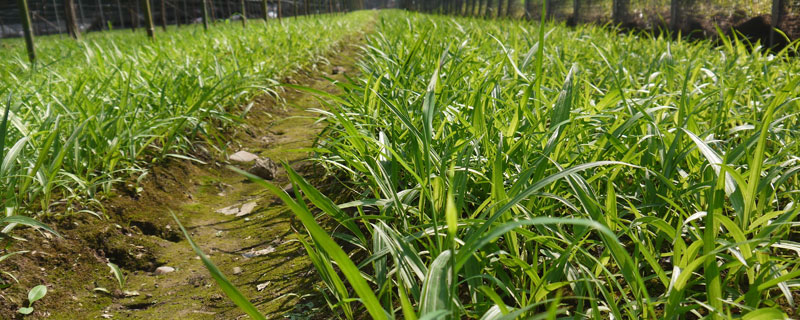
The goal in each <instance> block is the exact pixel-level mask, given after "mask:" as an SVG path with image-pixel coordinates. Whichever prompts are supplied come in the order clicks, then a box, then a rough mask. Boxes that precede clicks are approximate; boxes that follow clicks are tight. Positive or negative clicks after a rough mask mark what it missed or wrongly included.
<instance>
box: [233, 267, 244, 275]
mask: <svg viewBox="0 0 800 320" xmlns="http://www.w3.org/2000/svg"><path fill="white" fill-rule="evenodd" d="M241 273H242V268H241V267H234V268H233V274H241Z"/></svg>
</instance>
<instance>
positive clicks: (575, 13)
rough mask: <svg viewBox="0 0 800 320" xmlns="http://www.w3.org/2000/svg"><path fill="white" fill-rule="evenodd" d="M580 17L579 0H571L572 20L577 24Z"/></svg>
mask: <svg viewBox="0 0 800 320" xmlns="http://www.w3.org/2000/svg"><path fill="white" fill-rule="evenodd" d="M580 18H581V0H573V1H572V20H573V21H574V22H575V24H576V25H577V24H578V22H579V21H581V20H580Z"/></svg>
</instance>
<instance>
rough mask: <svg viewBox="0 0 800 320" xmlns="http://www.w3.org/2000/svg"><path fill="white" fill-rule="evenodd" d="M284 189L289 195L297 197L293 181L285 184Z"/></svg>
mask: <svg viewBox="0 0 800 320" xmlns="http://www.w3.org/2000/svg"><path fill="white" fill-rule="evenodd" d="M283 191H284V192H286V193H287V194H289V196H291V197H293V198H294V197H295V194H294V186H292V184H291V183H290V184H287V185H285V186H283Z"/></svg>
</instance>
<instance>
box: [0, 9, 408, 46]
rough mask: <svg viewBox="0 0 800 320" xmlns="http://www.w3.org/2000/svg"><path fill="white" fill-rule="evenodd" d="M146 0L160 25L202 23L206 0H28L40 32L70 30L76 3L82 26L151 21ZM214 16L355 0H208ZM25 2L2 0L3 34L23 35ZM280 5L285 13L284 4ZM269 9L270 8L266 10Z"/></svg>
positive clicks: (291, 12) (258, 14) (272, 14)
mask: <svg viewBox="0 0 800 320" xmlns="http://www.w3.org/2000/svg"><path fill="white" fill-rule="evenodd" d="M144 1H149V2H150V8H151V12H152V16H153V20H154V22H155V24H156V25H160V26H162V27H163V26H167V25H182V24H191V23H200V22H202V17H203V12H202V6H203V1H204V0H28V1H27V3H28V8H29V12H30V13H29V14H30V18H31V26H32V28H33V33H34V34H35V35H47V34H57V33H67V32H68V23H67V21H68V14H67V8H68V5H69V4H70V3H73V4H74V8H75V10H74V11H75V17H76V24H77V26H78V28H79V29H80V31H82V32H87V31H100V30H108V29H122V28H138V27H141V26H144V25H145V21H146V20H145V19H146V16H145V13H144V10H145V9H144V3H145V2H144ZM205 1H207V2H206V4H207V5H208V10H209V18H210V19H211V20H220V19H232V20H239V19H242V12H245V13H246V14H245V16H246V17H247V18H249V19H258V18H263V17H264V16H265V13H266V16H267V17H269V18H278V16H279V15H280V16H282V17H291V16H295V15H306V14H319V13H329V12H341V11H344V10H345V9H346V8H350V7H351V6H350V5H351V4H352V0H280V1H278V0H268V1H267V2H266V6H264V1H263V0H205ZM394 2H395V0H365V1H364V2H363V7H365V8H383V7H391V6H393V5H394ZM19 8H20V7H19V4H18V1H16V0H0V38H2V37H21V36H23V28H22V21H21V18H20V10H19ZM279 8H280V12H279V11H278V9H279ZM265 9H266V11H265Z"/></svg>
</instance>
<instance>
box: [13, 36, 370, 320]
mask: <svg viewBox="0 0 800 320" xmlns="http://www.w3.org/2000/svg"><path fill="white" fill-rule="evenodd" d="M368 25H369V24H368ZM367 29H369V27H368V28H367ZM363 32H368V30H364V31H363ZM363 37H364V33H359V34H355V35H350V36H347V37H346V38H345V39H344V40H343V41H341V43H340V44H339V45H337V46H335V47H334V48H333V50H332V51H331V52H330V53H329V54H328V55H327V56H325V57H321V59H319V61H317V62H315V63H312V64H310V65H308V66H307V67H305V68H303V69H302V70H300V71H297V72H296V73H294V74H292V75H290V76H288V77H286V78H284V80H283V81H284V82H286V83H292V84H299V85H301V86H305V87H310V88H313V89H316V90H322V91H326V92H329V93H334V94H336V93H339V92H340V89H339V88H338V87H337V86H336V85H335V84H334V83H332V82H331V81H330V79H333V80H335V81H348V80H347V79H348V77H353V76H355V75H356V74H355V73H354V72H355V71H356V70H357V67H356V66H355V63H356V58H357V55H358V50H359V49H358V47H357V46H358V44H360V43H362V42H363ZM281 98H282V100H280V99H275V98H274V97H269V96H260V97H257V98H255V99H253V100H252V101H251V103H252V106H251V107H250V109H249V111H248V112H247V113H246V114H247V116H246V117H245V118H244V120H243V123H242V124H241V125H240V126H238V127H236V128H234V129H229V130H228V131H227V132H224V133H222V134H221V137H222V138H224V139H225V140H227V141H226V144H225V146H224V148H221V151H222V152H218V151H213V150H214V148H210V147H204V146H202V145H200V144H198V150H199V151H198V152H197V154H195V155H193V156H194V157H196V158H198V159H200V160H202V161H204V162H205V163H206V164H200V163H197V162H192V161H188V160H180V159H172V160H168V161H165V162H163V163H159V164H156V165H155V166H154V167H153V168H151V169H150V171H149V174H148V175H147V176H146V177H145V178H144V179H143V180H142V181H139V182H137V181H136V180H134V179H130V180H129V181H127V182H126V183H122V184H119V185H118V186H116V187H115V190H114V194H112V195H109V196H107V198H106V199H103V200H102V201H101V203H102V206H101V207H102V209H103V210H104V213H105V215H106V217H105V218H104V219H100V218H97V217H94V216H92V215H90V214H55V215H52V216H50V217H48V218H46V219H45V221H46V222H47V223H48V224H49V225H52V226H53V227H54V228H55V229H56V230H57V231H58V232H59V233H61V234H62V235H63V238H57V237H51V236H47V235H43V234H41V233H38V232H35V231H32V230H22V232H19V233H17V234H16V235H18V236H20V237H22V238H24V239H26V240H28V241H26V242H25V243H21V242H20V241H15V242H11V243H10V247H6V248H5V250H4V251H3V252H1V253H0V255H2V254H5V253H7V252H14V251H18V250H30V252H28V253H25V254H20V255H16V256H13V257H11V258H9V259H8V260H6V261H3V262H2V263H3V265H2V270H4V271H8V272H9V273H10V274H11V275H14V276H15V277H16V278H18V280H19V283H13V284H12V285H11V286H10V287H8V288H5V289H0V318H2V319H17V318H20V319H21V318H22V317H21V315H19V314H17V312H16V311H17V309H18V308H20V307H23V306H26V300H27V290H28V289H29V288H31V287H33V286H35V285H39V284H44V285H46V286H47V288H48V294H47V295H46V296H45V297H44V298H43V299H42V300H40V301H37V302H36V303H35V304H34V308H35V311H34V313H33V314H32V315H30V316H27V317H25V318H26V319H44V318H47V319H239V318H246V316H245V315H243V314H242V313H241V312H240V311H239V310H238V309H237V308H236V307H235V305H234V304H233V303H232V302H231V301H230V300H229V299H228V298H227V297H226V296H225V295H224V293H223V292H222V291H221V290H219V288H218V286H217V284H216V283H215V282H214V280H213V279H212V278H211V277H210V275H209V273H208V272H207V270H206V269H205V268H204V266H203V265H202V263H201V262H200V260H198V259H197V257H196V256H195V254H194V252H193V251H192V250H191V248H190V247H189V245H188V243H187V242H186V241H185V239H184V238H183V235H182V234H181V233H180V232H179V228H178V226H177V224H176V223H175V222H174V220H173V219H172V216H171V214H170V212H175V213H176V215H177V216H178V218H179V219H180V220H181V222H182V223H183V225H184V226H186V228H187V230H188V231H189V232H190V233H191V236H192V237H193V239H194V241H195V242H196V243H197V244H198V245H199V246H200V247H201V249H202V250H203V251H204V252H205V253H206V254H208V255H209V256H210V257H211V259H212V260H213V261H214V262H215V263H216V264H217V266H218V267H219V268H220V270H222V271H223V272H224V273H225V274H226V275H227V276H228V278H229V279H230V280H231V281H233V282H234V284H235V285H236V286H237V287H238V288H239V289H240V291H242V292H243V293H244V294H245V296H247V297H248V298H250V299H251V301H253V302H254V304H255V305H256V306H257V307H258V308H259V310H261V311H262V313H264V314H265V315H267V317H268V318H283V317H291V316H292V315H298V316H302V317H303V318H327V316H326V313H325V312H327V306H325V302H324V300H323V299H322V298H321V297H320V295H319V294H318V291H317V290H316V288H317V287H318V286H320V285H321V284H320V283H319V281H318V277H317V275H316V274H315V271H314V270H313V267H312V266H311V264H310V261H309V260H308V258H307V256H306V254H305V251H304V249H303V247H302V245H301V244H300V243H299V242H298V241H296V237H297V234H296V233H295V232H294V231H293V228H294V229H299V228H301V227H302V226H301V225H300V224H299V222H297V221H295V220H294V216H293V214H292V213H291V212H289V211H288V209H287V208H286V207H285V206H284V205H283V204H282V203H281V202H280V201H279V200H277V198H276V197H274V196H273V195H271V194H268V193H267V192H266V191H264V190H263V189H262V188H260V187H258V186H257V185H255V184H252V183H249V182H248V181H247V180H246V179H244V178H243V177H242V176H240V175H238V174H237V173H235V172H233V171H231V170H230V169H228V168H227V165H229V164H230V163H229V162H228V161H227V160H226V159H227V156H228V155H230V154H233V153H235V152H237V151H240V150H246V151H249V152H252V153H254V154H257V155H259V156H261V157H269V158H271V159H273V160H274V161H276V162H280V161H285V162H287V163H289V164H290V165H291V166H292V167H293V168H294V169H295V170H298V171H299V172H302V173H303V174H305V175H307V176H312V175H315V174H317V173H315V172H313V170H312V169H310V168H312V166H310V165H309V164H308V162H307V161H304V159H306V158H307V156H308V151H307V150H308V149H307V148H309V147H311V146H312V144H313V142H314V140H315V139H316V137H317V135H318V133H319V131H320V130H321V129H322V127H321V125H320V124H317V123H315V120H316V119H317V115H316V114H314V113H311V112H309V111H307V110H308V109H309V108H324V107H323V105H322V103H321V102H320V100H318V99H317V98H316V97H313V96H311V95H310V94H308V93H305V92H300V91H296V90H293V89H287V90H286V91H284V92H283V93H282V94H281ZM249 104H250V103H247V104H245V105H243V106H239V107H236V108H238V110H240V111H242V112H244V110H246V108H247V107H248V105H249ZM210 150H211V151H210ZM234 165H235V164H234ZM240 167H241V168H243V169H247V167H248V166H247V165H240ZM273 183H275V184H277V185H284V184H286V183H287V178H286V174H285V172H283V170H281V172H280V173H279V175H278V177H277V178H276V180H275V181H273ZM330 188H333V189H334V191H335V188H336V187H329V190H331V189H330ZM253 201H255V202H256V203H257V206H256V209H255V210H253V212H251V213H250V214H247V215H244V216H240V217H235V216H234V215H224V214H221V213H217V212H216V210H218V209H221V208H224V207H228V206H232V205H242V204H244V203H248V202H253ZM254 252H261V253H263V255H258V254H255V255H254V254H253V253H254ZM108 262H112V263H115V264H117V265H119V266H120V268H122V269H123V271H124V273H125V274H126V275H127V281H126V283H125V286H124V287H122V288H120V285H119V284H118V283H117V280H116V279H115V278H114V277H113V276H112V274H111V273H110V269H109V267H108V266H107V265H106V263H108ZM160 266H169V267H172V268H174V269H175V271H174V272H171V273H167V274H163V275H156V274H155V272H154V271H155V270H156V268H157V267H160ZM235 268H236V271H237V273H238V274H234V269H235ZM2 277H4V278H5V280H6V281H7V282H13V280H10V277H9V276H8V275H3V276H2ZM105 291H107V292H105Z"/></svg>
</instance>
